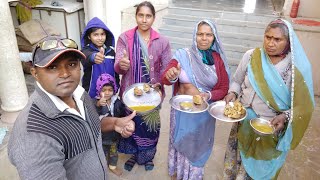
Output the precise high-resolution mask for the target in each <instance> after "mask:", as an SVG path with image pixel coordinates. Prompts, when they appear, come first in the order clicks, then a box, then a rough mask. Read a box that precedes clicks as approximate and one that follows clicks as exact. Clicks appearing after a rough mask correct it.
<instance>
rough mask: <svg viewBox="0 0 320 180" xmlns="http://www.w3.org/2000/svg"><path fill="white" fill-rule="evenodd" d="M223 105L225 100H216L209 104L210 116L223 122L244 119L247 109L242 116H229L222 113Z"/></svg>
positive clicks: (224, 105)
mask: <svg viewBox="0 0 320 180" xmlns="http://www.w3.org/2000/svg"><path fill="white" fill-rule="evenodd" d="M225 107H226V102H225V101H216V102H213V103H211V104H210V105H209V109H208V111H209V114H210V115H211V116H212V117H214V118H216V119H217V120H220V121H224V122H238V121H242V120H244V119H245V118H246V117H247V110H246V113H245V115H244V116H243V117H242V118H239V119H233V118H229V117H228V116H225V115H224V114H223V111H224V108H225Z"/></svg>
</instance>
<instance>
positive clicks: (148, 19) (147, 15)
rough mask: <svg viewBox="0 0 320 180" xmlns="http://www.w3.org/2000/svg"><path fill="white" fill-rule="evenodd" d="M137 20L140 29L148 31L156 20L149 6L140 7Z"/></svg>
mask: <svg viewBox="0 0 320 180" xmlns="http://www.w3.org/2000/svg"><path fill="white" fill-rule="evenodd" d="M136 21H137V25H138V29H139V30H140V31H148V30H149V29H150V28H151V26H152V24H153V21H154V16H153V14H152V11H151V9H150V8H149V7H147V6H142V7H140V9H139V11H138V13H137V15H136Z"/></svg>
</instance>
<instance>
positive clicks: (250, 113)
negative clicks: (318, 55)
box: [224, 19, 314, 179]
mask: <svg viewBox="0 0 320 180" xmlns="http://www.w3.org/2000/svg"><path fill="white" fill-rule="evenodd" d="M238 95H239V97H238ZM237 98H239V99H240V101H241V103H242V104H243V105H244V106H245V107H246V109H247V118H246V119H245V120H244V121H242V122H239V123H234V124H233V126H232V129H231V132H230V137H229V140H228V145H227V149H226V155H225V167H224V179H237V178H240V179H276V178H277V176H278V174H279V172H280V169H281V167H282V166H283V164H284V162H285V159H286V156H287V154H288V151H289V150H290V149H294V148H295V147H296V146H297V145H298V144H299V142H300V140H301V139H302V137H303V135H304V132H305V130H306V129H307V126H308V124H309V121H310V119H311V115H312V112H313V109H314V94H313V85H312V72H311V65H310V63H309V61H308V58H307V56H306V54H305V52H304V50H303V48H302V46H301V44H300V42H299V40H298V38H297V36H296V34H295V32H294V31H293V28H292V26H291V24H290V23H289V22H287V21H285V20H282V19H277V20H275V21H272V22H271V23H270V24H269V25H268V26H267V28H266V30H265V34H264V42H263V48H256V49H252V50H249V51H247V52H246V53H245V54H244V56H243V58H242V60H241V62H240V64H239V66H238V68H237V70H236V72H235V74H234V77H233V81H232V83H231V86H230V89H229V93H228V95H227V96H226V97H225V100H226V102H227V103H228V102H229V101H234V100H235V99H237ZM256 117H261V118H264V119H267V120H269V121H270V122H271V124H272V125H274V127H275V134H272V135H267V136H261V135H258V134H255V132H254V131H253V129H252V128H251V126H250V124H249V120H250V119H253V118H256Z"/></svg>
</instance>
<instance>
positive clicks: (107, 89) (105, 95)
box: [96, 74, 129, 176]
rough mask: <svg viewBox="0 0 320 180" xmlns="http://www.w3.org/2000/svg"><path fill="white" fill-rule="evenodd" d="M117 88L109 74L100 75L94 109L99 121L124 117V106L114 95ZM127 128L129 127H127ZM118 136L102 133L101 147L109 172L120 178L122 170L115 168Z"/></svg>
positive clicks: (113, 133)
mask: <svg viewBox="0 0 320 180" xmlns="http://www.w3.org/2000/svg"><path fill="white" fill-rule="evenodd" d="M117 90H118V88H117V85H116V82H115V79H114V78H113V77H112V76H111V75H109V74H102V75H101V76H99V77H98V80H97V83H96V91H97V93H96V100H97V102H96V107H97V111H98V114H99V115H100V119H102V118H103V117H110V116H112V117H124V116H125V115H126V114H125V106H124V104H123V103H122V102H121V101H120V100H119V99H118V96H117V95H116V92H117ZM128 128H129V127H128ZM119 139H120V134H119V133H117V132H116V131H112V132H107V133H102V147H103V150H104V152H105V154H106V159H107V162H108V166H109V169H110V171H111V172H113V173H114V174H116V175H117V176H120V175H121V174H122V170H121V169H119V168H117V162H118V153H117V146H118V141H119Z"/></svg>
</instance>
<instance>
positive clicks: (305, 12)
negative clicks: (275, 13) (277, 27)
mask: <svg viewBox="0 0 320 180" xmlns="http://www.w3.org/2000/svg"><path fill="white" fill-rule="evenodd" d="M292 2H293V0H286V1H285V4H284V7H283V12H284V15H285V16H289V15H290V11H291V7H292ZM319 7H320V1H319V0H300V6H299V10H298V17H303V18H320V11H319Z"/></svg>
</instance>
